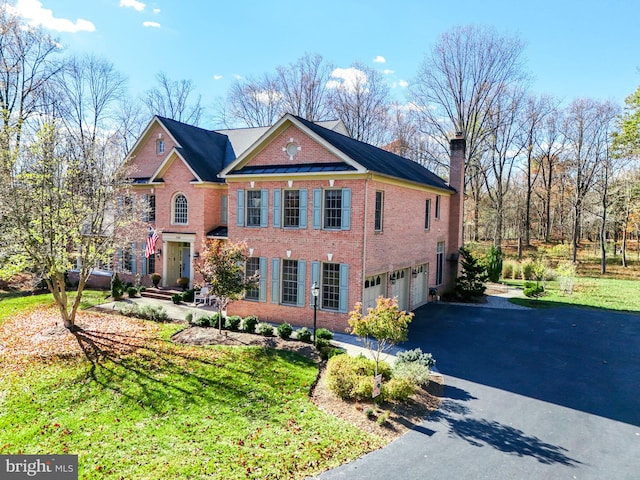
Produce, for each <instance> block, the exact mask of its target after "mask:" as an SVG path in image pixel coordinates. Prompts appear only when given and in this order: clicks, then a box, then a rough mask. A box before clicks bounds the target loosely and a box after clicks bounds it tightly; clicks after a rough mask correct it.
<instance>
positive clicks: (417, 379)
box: [393, 362, 431, 387]
mask: <svg viewBox="0 0 640 480" xmlns="http://www.w3.org/2000/svg"><path fill="white" fill-rule="evenodd" d="M430 373H431V371H430V370H429V367H427V366H426V365H423V364H421V363H418V362H404V363H397V362H396V364H395V365H394V367H393V378H404V379H406V380H409V382H411V383H412V384H414V385H419V386H421V387H426V386H427V385H429V374H430Z"/></svg>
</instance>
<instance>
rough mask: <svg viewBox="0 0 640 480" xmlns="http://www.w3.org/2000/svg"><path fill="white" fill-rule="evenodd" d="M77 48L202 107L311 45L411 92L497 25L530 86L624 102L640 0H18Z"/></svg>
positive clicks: (139, 88)
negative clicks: (475, 29) (456, 45)
mask: <svg viewBox="0 0 640 480" xmlns="http://www.w3.org/2000/svg"><path fill="white" fill-rule="evenodd" d="M13 1H14V3H15V4H16V7H17V9H18V10H17V11H18V12H20V14H21V15H23V16H24V17H25V18H29V19H31V21H32V22H34V23H37V24H40V25H42V26H43V27H44V28H45V29H47V30H48V31H49V32H50V33H51V34H52V35H53V36H55V37H56V38H58V39H59V41H60V42H61V44H62V45H63V46H64V48H65V49H67V50H68V51H71V52H74V53H84V52H87V53H95V54H98V55H101V56H104V57H106V58H107V59H109V60H111V61H112V62H113V63H114V64H115V66H116V68H117V69H118V70H119V71H121V72H122V73H123V74H125V75H126V76H127V77H128V78H129V90H130V93H131V94H132V95H140V94H141V93H142V92H143V91H144V90H146V89H148V88H151V87H153V86H154V85H155V78H154V77H155V75H156V73H158V72H159V71H164V72H165V73H166V74H167V75H168V76H169V78H171V79H174V80H177V79H190V80H192V81H193V82H194V83H195V85H196V88H197V91H198V93H200V94H202V97H203V101H204V103H205V104H209V103H211V102H212V101H213V100H214V99H215V98H216V97H223V96H225V95H226V92H227V90H228V87H229V85H230V84H231V82H232V81H233V79H234V77H236V76H239V77H249V76H256V75H260V74H262V73H265V72H273V71H274V70H275V67H276V66H278V65H286V64H288V63H291V62H294V61H295V60H296V59H298V58H299V57H301V56H302V55H303V54H304V53H305V52H317V53H320V54H321V55H322V56H323V57H324V58H325V59H327V60H329V61H330V62H332V63H333V64H334V65H335V66H336V67H339V68H347V67H348V66H349V65H350V64H351V63H353V62H354V61H360V62H363V63H365V64H367V65H369V66H371V67H374V68H376V69H379V70H380V71H383V72H385V78H386V79H387V81H388V82H389V85H390V86H391V87H392V92H393V95H394V96H395V98H397V99H398V100H399V101H400V102H404V101H406V97H405V94H406V90H407V85H408V84H410V83H411V81H412V80H413V78H414V76H415V75H416V72H417V70H418V67H419V65H420V63H421V62H422V60H423V58H424V56H425V54H426V53H428V52H429V51H430V49H431V48H432V46H433V45H434V43H435V42H436V41H437V38H438V36H439V35H440V34H441V33H442V32H444V31H446V30H448V29H450V28H451V27H453V26H455V25H460V24H471V23H474V24H481V25H492V26H494V27H495V28H496V29H497V30H498V31H499V32H501V33H507V34H516V35H518V36H519V37H520V38H521V39H522V40H523V41H524V42H525V45H526V47H525V57H526V67H527V69H528V70H529V72H530V73H531V75H532V77H533V83H532V86H531V87H532V90H533V91H534V92H536V93H546V94H551V95H554V96H556V97H558V98H559V99H560V100H563V101H564V102H565V103H569V102H570V101H571V100H572V99H574V98H576V97H592V98H596V99H599V100H613V101H615V102H618V103H620V104H621V103H622V102H623V100H624V98H625V97H626V96H627V95H629V94H630V93H632V92H633V91H634V90H635V89H636V88H637V87H638V85H640V55H639V52H640V33H639V29H638V21H639V19H640V1H638V0H580V1H574V0H537V1H525V2H514V1H503V0H484V1H479V0H473V1H470V0H455V1H452V2H443V1H433V0H422V1H419V0H367V1H352V0H318V1H317V0H312V1H304V0H180V1H177V0H13Z"/></svg>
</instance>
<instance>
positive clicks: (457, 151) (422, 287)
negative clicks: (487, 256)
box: [121, 115, 465, 330]
mask: <svg viewBox="0 0 640 480" xmlns="http://www.w3.org/2000/svg"><path fill="white" fill-rule="evenodd" d="M344 133H345V132H344V127H343V126H342V124H341V123H340V122H322V123H312V122H309V121H306V120H304V119H302V118H299V117H296V116H293V115H285V116H284V117H282V118H281V119H280V120H279V121H278V122H277V123H276V124H275V125H273V126H271V127H264V128H258V129H238V130H225V131H219V132H213V131H208V130H203V129H199V128H196V127H192V126H189V125H185V124H182V123H180V122H176V121H173V120H169V119H166V118H162V117H154V119H153V120H152V122H151V123H150V124H149V126H148V127H147V129H146V130H145V132H144V133H143V135H142V136H141V137H140V139H139V140H138V142H137V143H136V145H135V146H134V148H133V149H132V151H131V154H130V155H129V157H128V158H129V160H128V161H129V165H130V166H131V167H132V169H133V173H132V177H133V182H134V188H135V189H136V190H137V191H138V192H139V194H141V195H144V196H145V197H144V198H145V199H147V201H148V202H149V205H150V210H149V211H150V216H149V218H147V219H146V220H147V221H149V223H150V224H151V225H153V226H154V228H155V229H156V231H158V233H159V236H160V241H159V243H158V247H157V248H158V249H159V251H158V253H159V255H156V257H155V258H153V256H152V258H151V259H146V258H145V257H144V254H143V249H144V242H143V241H141V242H140V243H139V244H136V245H134V246H132V252H135V253H134V254H132V255H130V256H129V257H130V260H129V263H128V264H126V265H125V264H124V263H121V267H128V269H129V271H130V272H131V273H132V274H133V273H139V274H142V275H147V274H148V273H151V272H152V271H157V272H159V273H161V274H162V276H163V281H162V282H163V285H165V286H170V285H172V284H173V283H175V279H176V278H177V277H178V276H186V277H188V278H190V281H191V283H193V281H194V272H193V261H194V259H195V258H197V256H198V251H199V249H200V248H201V246H202V244H203V241H204V240H205V238H207V237H218V238H228V239H229V240H231V241H245V242H246V243H247V245H248V247H249V252H250V254H251V256H250V259H249V260H248V262H247V265H246V269H247V273H249V274H252V273H254V272H255V271H256V270H258V271H259V272H260V282H259V285H258V286H257V287H256V288H254V289H252V290H251V291H249V292H247V295H246V297H245V299H244V300H242V301H237V302H234V303H232V304H231V305H229V307H228V313H229V314H238V315H248V314H257V315H258V316H259V317H260V319H261V320H265V321H274V322H282V321H288V322H290V323H292V324H295V325H307V326H309V325H310V323H311V322H312V314H311V313H310V307H312V299H311V295H310V288H311V285H312V284H313V283H314V282H315V283H317V285H318V286H319V287H320V295H319V298H318V317H317V318H318V325H319V326H324V327H327V328H331V329H339V330H342V329H344V327H345V326H346V319H347V313H348V312H349V311H350V310H351V309H352V307H353V305H354V304H355V303H356V302H362V303H363V305H364V307H365V308H366V307H368V306H373V305H374V304H375V299H376V298H377V297H378V296H379V295H384V296H395V297H397V298H398V302H399V304H400V306H401V308H403V309H407V310H410V309H414V308H417V307H418V306H420V305H423V304H424V303H426V302H427V301H429V290H430V289H432V288H437V289H438V291H439V293H442V292H443V291H445V290H448V289H450V288H452V286H453V284H454V281H455V276H456V273H457V250H458V248H459V246H460V245H462V194H461V192H462V191H463V179H464V143H465V142H464V140H463V139H462V138H455V139H453V140H451V170H450V182H449V183H447V182H445V181H444V180H443V179H441V178H440V177H438V176H436V175H435V174H433V173H432V172H430V171H429V170H427V169H425V168H424V167H422V166H420V165H419V164H417V163H415V162H412V161H410V160H408V159H405V158H402V157H400V156H398V155H395V154H393V153H391V152H388V151H385V150H382V149H379V148H377V147H374V146H372V145H368V144H365V143H362V142H359V141H357V140H354V139H352V138H350V137H348V136H346V135H344ZM125 269H126V268H125ZM196 280H197V279H196Z"/></svg>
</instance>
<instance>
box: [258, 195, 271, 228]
mask: <svg viewBox="0 0 640 480" xmlns="http://www.w3.org/2000/svg"><path fill="white" fill-rule="evenodd" d="M268 225H269V190H266V189H262V190H260V226H261V227H266V226H268Z"/></svg>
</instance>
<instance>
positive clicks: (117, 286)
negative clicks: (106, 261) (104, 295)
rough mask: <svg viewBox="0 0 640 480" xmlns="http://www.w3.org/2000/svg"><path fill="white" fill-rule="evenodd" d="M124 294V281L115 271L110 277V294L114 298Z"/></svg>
mask: <svg viewBox="0 0 640 480" xmlns="http://www.w3.org/2000/svg"><path fill="white" fill-rule="evenodd" d="M123 295H124V283H123V282H122V280H120V277H118V274H117V273H114V274H113V277H111V296H112V297H113V298H114V299H118V298H122V296H123Z"/></svg>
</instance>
